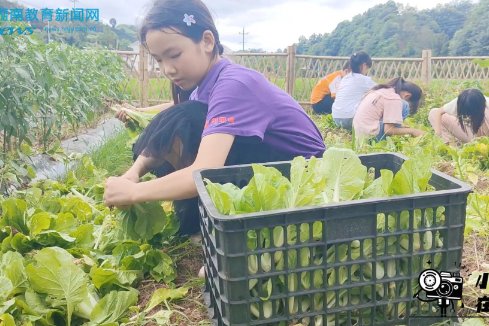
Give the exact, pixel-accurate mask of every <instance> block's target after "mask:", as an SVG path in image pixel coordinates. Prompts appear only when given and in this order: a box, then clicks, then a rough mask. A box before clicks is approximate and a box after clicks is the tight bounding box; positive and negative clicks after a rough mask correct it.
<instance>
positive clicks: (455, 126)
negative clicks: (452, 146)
mask: <svg viewBox="0 0 489 326" xmlns="http://www.w3.org/2000/svg"><path fill="white" fill-rule="evenodd" d="M429 120H430V123H431V125H432V126H433V129H435V135H437V136H441V137H442V138H443V140H444V141H445V143H449V142H450V141H451V140H454V138H455V139H457V140H459V141H461V142H462V143H468V142H470V141H472V140H473V139H474V138H476V137H485V136H489V97H485V96H484V94H482V92H481V91H480V90H478V89H474V88H469V89H466V90H464V91H463V92H462V93H460V95H459V96H458V98H456V99H454V100H453V101H451V102H449V103H447V104H445V105H444V106H443V107H442V108H435V109H433V110H431V111H430V115H429Z"/></svg>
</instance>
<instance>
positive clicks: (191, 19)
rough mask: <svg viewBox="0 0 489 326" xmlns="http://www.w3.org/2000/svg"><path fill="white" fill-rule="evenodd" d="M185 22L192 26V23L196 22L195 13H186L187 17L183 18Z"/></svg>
mask: <svg viewBox="0 0 489 326" xmlns="http://www.w3.org/2000/svg"><path fill="white" fill-rule="evenodd" d="M183 22H184V23H187V26H192V23H193V24H195V19H194V15H190V16H189V15H187V14H185V17H184V18H183Z"/></svg>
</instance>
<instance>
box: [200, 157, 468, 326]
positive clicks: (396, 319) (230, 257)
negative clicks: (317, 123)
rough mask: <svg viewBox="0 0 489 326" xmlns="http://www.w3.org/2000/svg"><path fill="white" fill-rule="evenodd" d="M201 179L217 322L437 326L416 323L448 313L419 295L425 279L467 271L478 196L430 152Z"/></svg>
mask: <svg viewBox="0 0 489 326" xmlns="http://www.w3.org/2000/svg"><path fill="white" fill-rule="evenodd" d="M194 177H195V180H196V183H197V187H198V191H199V196H200V201H201V204H200V208H201V210H200V211H201V215H202V224H201V227H202V232H203V235H204V246H203V247H204V257H205V259H204V260H205V267H206V275H207V276H206V288H205V293H206V296H207V304H208V308H209V312H210V315H211V318H213V320H214V323H215V324H216V325H289V324H290V323H294V322H302V323H305V324H309V325H374V324H376V325H431V324H433V323H435V322H437V319H436V318H428V319H426V318H425V319H416V318H415V317H414V318H413V316H428V315H430V316H437V315H439V314H438V313H437V312H436V310H435V307H436V305H432V304H428V303H422V302H420V301H417V300H416V299H413V295H414V293H416V292H417V290H418V282H417V278H418V275H419V273H420V272H421V271H422V270H423V269H426V268H435V269H439V270H446V271H452V272H455V271H458V266H459V265H458V264H459V263H460V262H461V257H462V244H463V232H464V223H465V207H466V202H467V196H468V194H469V193H470V191H471V190H470V187H468V186H467V185H465V184H464V183H462V182H460V181H458V180H456V179H454V178H451V177H449V176H447V175H444V174H442V173H439V172H436V171H433V170H431V169H430V162H429V158H428V157H420V158H417V159H416V160H407V161H405V157H403V156H400V155H397V154H372V155H365V156H360V157H357V156H356V154H355V153H354V152H352V151H350V150H347V149H334V148H331V149H329V150H328V151H326V153H325V155H324V159H323V160H317V159H315V158H312V159H311V160H309V161H306V160H305V159H304V158H301V157H299V158H296V159H295V160H294V161H292V162H289V163H274V164H270V165H268V166H259V165H244V166H238V167H227V168H221V169H208V170H203V171H197V172H196V173H195V175H194ZM448 239H450V241H448ZM438 321H440V320H438Z"/></svg>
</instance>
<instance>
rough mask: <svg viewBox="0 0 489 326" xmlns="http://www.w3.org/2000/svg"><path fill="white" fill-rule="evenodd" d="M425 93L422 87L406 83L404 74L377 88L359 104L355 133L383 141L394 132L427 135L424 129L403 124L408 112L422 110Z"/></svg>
mask: <svg viewBox="0 0 489 326" xmlns="http://www.w3.org/2000/svg"><path fill="white" fill-rule="evenodd" d="M421 95H422V90H421V88H420V87H419V86H418V85H416V84H414V83H410V82H406V81H404V79H403V78H401V77H398V78H394V79H393V80H391V81H390V82H388V83H386V84H381V85H377V86H375V87H373V88H372V90H370V91H369V92H368V93H367V94H365V96H364V97H363V99H362V100H361V101H360V104H359V105H358V109H357V112H356V114H355V117H354V119H353V127H354V129H355V135H356V136H357V137H363V138H370V137H377V140H379V141H380V140H382V139H384V138H385V136H391V135H412V136H420V135H422V134H424V131H421V130H418V129H413V128H409V127H405V126H402V123H403V121H404V120H405V119H406V117H407V115H408V114H411V115H412V114H415V113H416V112H417V111H418V107H419V101H420V100H421ZM408 102H409V103H408Z"/></svg>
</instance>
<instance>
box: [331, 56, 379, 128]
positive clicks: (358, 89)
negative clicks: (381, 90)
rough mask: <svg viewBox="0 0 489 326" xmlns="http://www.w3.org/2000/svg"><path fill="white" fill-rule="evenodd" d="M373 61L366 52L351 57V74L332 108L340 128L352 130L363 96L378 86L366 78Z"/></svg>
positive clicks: (342, 84) (338, 92)
mask: <svg viewBox="0 0 489 326" xmlns="http://www.w3.org/2000/svg"><path fill="white" fill-rule="evenodd" d="M371 67H372V59H371V58H370V56H369V55H368V54H367V53H366V52H356V53H353V55H352V56H351V57H350V69H351V73H349V74H348V75H346V76H345V77H343V79H342V80H341V82H340V86H339V88H338V91H337V93H336V99H335V102H334V103H333V107H332V115H333V120H334V121H335V123H336V125H337V126H338V127H341V128H344V129H348V130H351V129H352V123H353V117H354V116H355V112H356V109H357V106H358V104H359V103H360V100H361V99H362V97H363V95H364V94H365V93H366V92H367V91H369V90H370V89H371V88H372V87H374V86H376V85H377V84H376V83H375V82H374V81H373V80H372V78H370V77H368V76H366V75H367V73H368V71H369V69H370V68H371Z"/></svg>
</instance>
